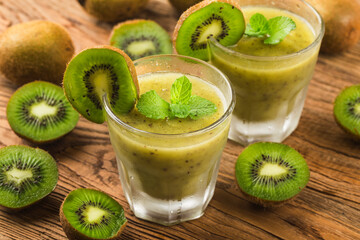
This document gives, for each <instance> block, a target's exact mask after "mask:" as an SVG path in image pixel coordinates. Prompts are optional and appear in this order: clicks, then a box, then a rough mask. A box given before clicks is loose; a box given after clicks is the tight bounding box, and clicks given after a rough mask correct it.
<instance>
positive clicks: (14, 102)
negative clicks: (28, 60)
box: [6, 81, 79, 144]
mask: <svg viewBox="0 0 360 240" xmlns="http://www.w3.org/2000/svg"><path fill="white" fill-rule="evenodd" d="M6 116H7V119H8V122H9V124H10V127H11V128H12V129H13V131H14V132H15V133H16V134H17V135H19V136H20V137H23V138H26V139H28V140H29V141H32V142H34V143H38V144H41V143H48V142H51V141H54V140H56V139H58V138H60V137H62V136H64V135H66V134H67V133H69V132H70V131H71V130H73V129H74V127H75V126H76V124H77V122H78V120H79V114H78V113H77V112H76V111H75V110H74V109H73V108H72V107H71V105H70V104H69V102H68V101H67V99H66V97H65V95H64V91H63V89H62V88H61V87H59V86H57V85H55V84H52V83H49V82H44V81H35V82H31V83H27V84H25V85H23V86H22V87H20V88H19V89H18V90H16V92H15V93H14V94H13V95H12V96H11V98H10V100H9V102H8V105H7V108H6Z"/></svg>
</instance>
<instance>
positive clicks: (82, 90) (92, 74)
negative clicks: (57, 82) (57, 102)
mask: <svg viewBox="0 0 360 240" xmlns="http://www.w3.org/2000/svg"><path fill="white" fill-rule="evenodd" d="M63 86H64V90H65V95H66V97H67V98H68V100H69V102H70V103H71V104H72V105H73V107H74V108H75V109H76V110H77V111H78V112H79V113H80V114H81V115H82V116H84V117H85V118H87V119H88V120H90V121H92V122H95V123H103V122H104V121H105V115H104V110H103V99H102V98H103V96H104V95H105V94H106V95H107V98H108V100H109V103H110V107H111V108H112V110H113V111H114V113H115V114H124V113H128V112H130V111H131V110H132V109H133V108H134V105H135V102H136V100H137V98H138V95H139V94H138V92H139V84H138V80H137V76H136V72H135V66H134V64H133V62H132V61H131V59H130V58H129V56H128V55H126V53H124V52H123V51H121V50H120V49H118V48H115V47H111V46H101V47H97V48H89V49H85V50H84V51H82V52H80V53H79V54H78V55H76V56H75V57H74V58H73V59H72V60H71V61H70V62H69V64H68V66H67V68H66V71H65V74H64V82H63Z"/></svg>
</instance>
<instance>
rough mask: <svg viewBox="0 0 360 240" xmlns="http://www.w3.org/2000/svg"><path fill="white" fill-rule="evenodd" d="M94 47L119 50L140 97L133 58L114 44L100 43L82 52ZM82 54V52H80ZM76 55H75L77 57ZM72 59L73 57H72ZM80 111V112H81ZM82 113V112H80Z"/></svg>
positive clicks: (137, 95)
mask: <svg viewBox="0 0 360 240" xmlns="http://www.w3.org/2000/svg"><path fill="white" fill-rule="evenodd" d="M93 48H100V49H103V48H106V49H110V50H113V51H115V52H118V53H119V54H121V55H122V56H123V57H124V58H125V61H126V63H127V65H128V68H129V71H130V74H131V77H132V80H133V82H134V84H135V88H136V97H137V99H138V98H139V93H140V88H139V81H138V78H137V74H136V69H135V66H134V63H133V61H132V60H131V58H130V57H129V56H128V55H127V54H126V53H125V52H124V51H122V50H120V49H119V48H116V47H113V46H110V45H100V46H95V47H92V48H86V49H84V50H82V51H81V52H83V51H86V50H88V49H93ZM79 54H80V53H79ZM75 57H76V55H75V56H74V57H73V58H75ZM71 60H72V59H71ZM71 60H70V61H69V62H68V65H69V63H70V62H71ZM63 85H64V82H63ZM63 89H64V93H65V96H66V98H67V100H68V101H69V102H70V104H71V101H70V99H69V97H68V94H67V93H66V91H65V88H63ZM134 107H135V104H134ZM74 109H75V110H76V111H77V112H79V111H78V110H77V109H76V108H74ZM79 113H80V112H79ZM80 115H81V113H80Z"/></svg>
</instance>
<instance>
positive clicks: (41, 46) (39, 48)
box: [0, 20, 74, 85]
mask: <svg viewBox="0 0 360 240" xmlns="http://www.w3.org/2000/svg"><path fill="white" fill-rule="evenodd" d="M73 54H74V45H73V42H72V40H71V38H70V35H69V33H68V32H67V31H66V29H65V28H63V27H62V26H60V25H58V24H56V23H53V22H49V21H43V20H36V21H30V22H25V23H20V24H16V25H14V26H11V27H9V28H8V29H7V30H6V31H5V32H3V33H2V34H1V37H0V71H1V72H2V73H3V74H4V75H5V76H6V78H8V79H9V80H11V81H12V82H13V83H15V84H16V85H22V84H25V83H28V82H31V81H34V80H43V81H48V82H53V83H57V84H60V83H61V81H62V78H63V75H64V71H65V68H66V64H67V62H68V61H69V60H70V59H71V57H72V56H73Z"/></svg>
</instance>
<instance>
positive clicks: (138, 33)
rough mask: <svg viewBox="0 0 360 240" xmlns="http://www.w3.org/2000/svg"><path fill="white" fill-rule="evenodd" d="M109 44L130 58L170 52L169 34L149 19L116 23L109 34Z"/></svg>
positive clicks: (134, 58)
mask: <svg viewBox="0 0 360 240" xmlns="http://www.w3.org/2000/svg"><path fill="white" fill-rule="evenodd" d="M110 45H112V46H114V47H117V48H119V49H121V50H123V51H124V52H125V53H126V54H127V55H128V56H129V57H130V58H131V59H132V60H136V59H138V58H142V57H146V56H150V55H155V54H170V53H172V44H171V39H170V36H169V34H168V33H167V32H166V31H165V29H163V28H162V27H161V26H160V25H159V24H157V23H156V22H154V21H151V20H144V19H136V20H129V21H126V22H123V23H120V24H118V25H116V26H115V27H114V28H113V31H112V33H111V36H110Z"/></svg>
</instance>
